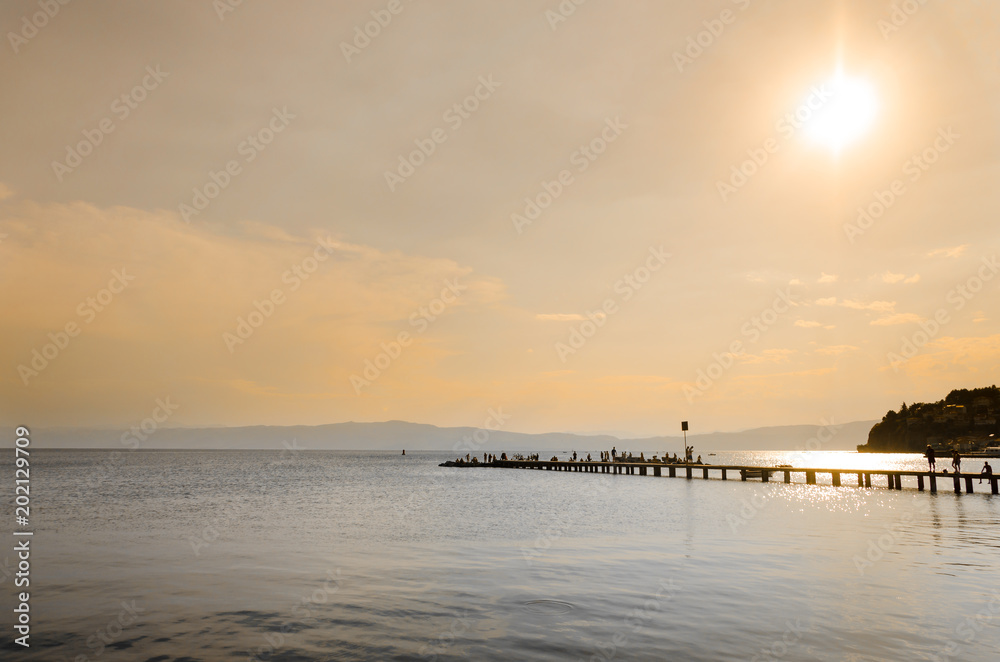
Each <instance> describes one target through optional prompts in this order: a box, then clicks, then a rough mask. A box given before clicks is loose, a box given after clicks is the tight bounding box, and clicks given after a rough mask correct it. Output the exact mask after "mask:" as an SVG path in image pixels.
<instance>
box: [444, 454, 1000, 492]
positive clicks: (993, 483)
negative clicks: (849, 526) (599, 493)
mask: <svg viewBox="0 0 1000 662" xmlns="http://www.w3.org/2000/svg"><path fill="white" fill-rule="evenodd" d="M441 466H443V467H461V468H485V469H488V468H502V469H528V470H536V471H575V472H581V473H602V474H624V475H633V476H634V475H639V476H650V475H651V476H665V477H669V478H678V477H681V478H686V479H688V480H691V479H694V478H695V477H696V476H697V477H699V478H701V479H703V480H709V479H710V478H713V479H721V480H736V479H739V480H742V481H747V480H759V481H761V482H764V483H767V482H771V481H775V480H783V481H784V482H785V483H791V482H792V474H802V475H804V482H805V484H806V485H816V484H817V483H816V476H818V475H820V476H825V475H827V474H829V475H830V484H831V485H832V486H833V487H842V486H848V485H851V484H852V483H853V482H854V481H855V480H857V486H858V487H866V488H870V487H878V486H885V487H886V488H887V489H890V490H901V489H903V476H915V477H916V479H917V490H918V491H920V492H923V491H925V490H927V491H930V492H931V493H936V492H937V491H938V488H939V483H941V485H940V488H941V489H943V490H946V491H951V490H954V492H955V494H962V493H963V492H964V493H966V494H972V493H973V492H974V491H975V488H974V487H973V486H974V485H976V484H978V483H979V480H980V475H979V474H964V473H963V474H957V473H955V474H953V473H938V472H934V473H931V472H929V471H894V470H891V469H824V468H818V467H817V468H801V467H780V466H779V467H760V466H756V467H751V466H732V465H718V464H663V463H659V462H594V461H591V462H588V461H586V460H582V461H576V462H571V461H568V460H567V461H562V460H557V461H551V460H548V461H546V460H495V461H493V462H485V463H469V462H464V463H457V462H454V461H451V462H444V463H443V464H441ZM998 478H1000V477H998V475H996V474H994V475H993V476H990V477H988V478H987V477H985V476H984V477H982V479H983V480H984V481H988V485H987V484H985V483H984V484H983V485H981V487H982V488H983V489H984V490H985V489H989V490H990V492H991V493H992V494H1000V491H998V489H997V488H998V484H997V481H998Z"/></svg>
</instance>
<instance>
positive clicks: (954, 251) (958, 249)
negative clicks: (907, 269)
mask: <svg viewBox="0 0 1000 662" xmlns="http://www.w3.org/2000/svg"><path fill="white" fill-rule="evenodd" d="M969 246H970V244H962V245H961V246H952V247H951V248H937V249H935V250H932V251H931V252H930V253H928V254H927V257H937V256H938V255H944V256H945V257H961V255H962V253H964V252H965V250H966V249H967V248H968V247H969Z"/></svg>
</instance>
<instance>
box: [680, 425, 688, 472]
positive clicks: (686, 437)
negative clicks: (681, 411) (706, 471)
mask: <svg viewBox="0 0 1000 662" xmlns="http://www.w3.org/2000/svg"><path fill="white" fill-rule="evenodd" d="M681 432H683V433H684V463H685V464H687V459H688V422H687V421H681Z"/></svg>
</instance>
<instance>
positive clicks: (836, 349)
mask: <svg viewBox="0 0 1000 662" xmlns="http://www.w3.org/2000/svg"><path fill="white" fill-rule="evenodd" d="M857 350H858V348H857V347H855V346H854V345H830V346H828V347H820V348H819V349H817V350H816V353H817V354H825V355H827V356H839V355H841V354H846V353H847V352H854V351H857Z"/></svg>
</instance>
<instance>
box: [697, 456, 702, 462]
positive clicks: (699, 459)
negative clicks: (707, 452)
mask: <svg viewBox="0 0 1000 662" xmlns="http://www.w3.org/2000/svg"><path fill="white" fill-rule="evenodd" d="M697 464H701V455H699V456H698V462H697Z"/></svg>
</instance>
